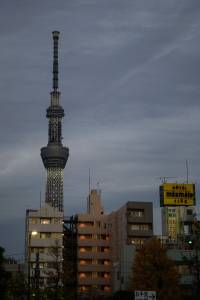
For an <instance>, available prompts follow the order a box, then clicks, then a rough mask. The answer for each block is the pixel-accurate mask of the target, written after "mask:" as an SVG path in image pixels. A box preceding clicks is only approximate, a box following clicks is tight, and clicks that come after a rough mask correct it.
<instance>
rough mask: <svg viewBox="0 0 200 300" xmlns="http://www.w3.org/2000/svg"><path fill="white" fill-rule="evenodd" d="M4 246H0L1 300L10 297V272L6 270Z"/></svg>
mask: <svg viewBox="0 0 200 300" xmlns="http://www.w3.org/2000/svg"><path fill="white" fill-rule="evenodd" d="M4 251H5V250H4V248H2V247H0V298H1V300H4V299H8V293H7V292H8V281H9V278H10V274H9V273H8V272H6V271H5V270H4V263H5V258H4Z"/></svg>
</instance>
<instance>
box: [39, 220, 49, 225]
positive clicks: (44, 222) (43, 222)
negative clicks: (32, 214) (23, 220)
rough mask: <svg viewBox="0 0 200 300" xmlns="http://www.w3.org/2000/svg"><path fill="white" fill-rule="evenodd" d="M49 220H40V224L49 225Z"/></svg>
mask: <svg viewBox="0 0 200 300" xmlns="http://www.w3.org/2000/svg"><path fill="white" fill-rule="evenodd" d="M50 223H51V220H50V219H40V224H50Z"/></svg>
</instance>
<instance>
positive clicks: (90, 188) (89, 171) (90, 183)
mask: <svg viewBox="0 0 200 300" xmlns="http://www.w3.org/2000/svg"><path fill="white" fill-rule="evenodd" d="M88 179H89V182H88V188H89V196H90V190H91V186H90V184H91V177H90V168H89V178H88Z"/></svg>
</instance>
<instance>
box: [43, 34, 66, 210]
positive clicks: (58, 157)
mask: <svg viewBox="0 0 200 300" xmlns="http://www.w3.org/2000/svg"><path fill="white" fill-rule="evenodd" d="M52 35H53V90H52V92H51V93H50V95H51V102H50V106H49V107H48V108H47V111H46V117H47V118H48V119H49V129H48V144H47V146H46V147H43V148H41V157H42V161H43V164H44V167H45V169H46V170H47V183H46V196H45V202H47V203H48V204H49V205H51V206H53V207H57V208H58V209H59V211H63V170H64V168H65V165H66V163H67V160H68V156H69V149H68V148H67V147H64V146H63V145H62V118H63V117H64V115H65V114H64V109H63V108H62V106H61V105H60V92H59V91H58V40H59V32H58V31H54V32H53V33H52Z"/></svg>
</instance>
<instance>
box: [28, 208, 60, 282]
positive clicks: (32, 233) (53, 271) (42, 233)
mask: <svg viewBox="0 0 200 300" xmlns="http://www.w3.org/2000/svg"><path fill="white" fill-rule="evenodd" d="M25 243H26V245H25V251H26V253H25V254H26V274H27V278H28V282H29V286H30V288H31V287H32V288H37V287H38V286H39V287H52V286H54V285H55V280H58V282H57V284H59V285H62V280H61V278H59V277H60V275H61V273H62V260H63V255H62V252H63V249H62V247H63V212H61V211H59V210H58V209H57V208H54V207H51V206H49V205H48V204H45V205H44V206H43V207H41V208H40V209H38V210H32V209H30V210H27V212H26V240H25ZM37 285H38V286H37Z"/></svg>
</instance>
